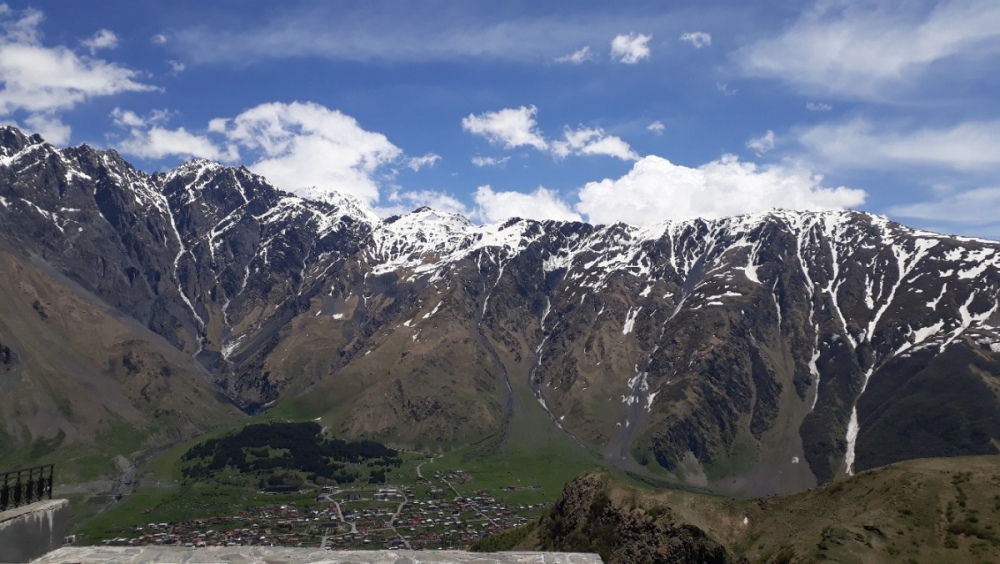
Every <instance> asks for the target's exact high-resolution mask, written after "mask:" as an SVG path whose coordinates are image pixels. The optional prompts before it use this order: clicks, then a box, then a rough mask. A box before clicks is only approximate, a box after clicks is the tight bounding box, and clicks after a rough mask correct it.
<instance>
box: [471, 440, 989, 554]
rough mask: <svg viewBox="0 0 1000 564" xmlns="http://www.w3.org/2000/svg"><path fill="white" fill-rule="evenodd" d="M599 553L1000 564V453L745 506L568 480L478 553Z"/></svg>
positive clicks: (896, 469) (864, 476) (922, 464)
mask: <svg viewBox="0 0 1000 564" xmlns="http://www.w3.org/2000/svg"><path fill="white" fill-rule="evenodd" d="M515 546H516V548H519V549H523V548H533V549H548V550H582V551H596V552H599V553H600V554H601V556H602V557H603V558H604V561H605V562H606V563H608V564H612V563H616V562H629V563H640V562H720V563H721V562H997V561H1000V457H996V456H988V457H967V458H949V459H923V460H912V461H907V462H902V463H898V464H893V465H891V466H886V467H883V468H879V469H876V470H871V471H867V472H863V473H860V474H858V475H857V476H854V477H852V478H850V479H847V480H842V481H838V482H835V483H832V484H828V485H826V486H823V487H820V488H816V489H813V490H810V491H807V492H802V493H798V494H794V495H788V496H776V497H769V498H762V499H756V500H750V501H737V500H732V499H726V498H722V497H713V496H705V495H699V494H694V493H689V492H684V491H679V490H668V491H663V490H661V491H654V490H650V489H646V488H641V487H636V486H633V485H627V484H625V483H624V482H623V481H622V480H620V479H618V478H615V477H614V476H612V475H611V474H609V473H607V472H598V471H595V472H591V473H588V474H585V475H582V476H580V477H578V478H576V479H575V480H573V481H572V482H570V483H569V484H567V486H566V489H565V490H564V492H563V496H562V498H561V499H560V500H559V501H558V502H557V503H556V505H555V506H554V507H553V509H552V510H551V512H550V513H549V514H548V515H547V516H545V517H543V518H542V519H541V520H540V521H539V522H538V523H536V524H535V525H533V526H532V527H531V530H525V529H521V530H516V531H513V532H509V533H507V535H506V536H505V537H494V538H492V539H487V540H486V541H484V544H483V548H491V549H493V550H496V549H499V548H513V547H515Z"/></svg>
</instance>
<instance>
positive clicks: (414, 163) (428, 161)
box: [406, 153, 441, 172]
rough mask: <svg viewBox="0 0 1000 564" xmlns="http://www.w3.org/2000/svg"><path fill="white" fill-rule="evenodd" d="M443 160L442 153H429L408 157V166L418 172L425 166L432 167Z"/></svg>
mask: <svg viewBox="0 0 1000 564" xmlns="http://www.w3.org/2000/svg"><path fill="white" fill-rule="evenodd" d="M440 160H441V155H438V154H435V153H427V154H426V155H423V156H421V157H409V158H408V159H406V167H407V168H409V169H410V170H412V171H413V172H417V171H418V170H420V169H422V168H425V167H432V166H434V165H436V164H437V162H438V161H440Z"/></svg>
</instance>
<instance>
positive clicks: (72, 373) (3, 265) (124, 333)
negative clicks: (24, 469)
mask: <svg viewBox="0 0 1000 564" xmlns="http://www.w3.org/2000/svg"><path fill="white" fill-rule="evenodd" d="M0 272H3V276H0V452H2V453H3V466H4V468H3V469H7V470H9V469H13V468H15V467H18V466H23V465H26V464H29V463H37V462H57V463H58V464H59V466H58V468H57V471H58V475H59V478H58V480H59V482H60V483H65V482H67V481H80V480H90V479H95V478H98V477H100V476H102V475H105V474H107V473H110V472H111V471H112V470H113V468H114V466H113V465H112V459H113V458H114V457H115V456H119V455H122V456H126V457H128V456H129V455H131V454H132V453H133V452H136V451H141V450H148V449H153V448H156V447H161V446H164V445H167V444H170V443H174V442H177V441H181V440H186V439H189V438H191V437H194V436H196V435H198V434H201V433H203V432H205V431H206V430H208V429H212V428H214V427H217V426H219V425H221V424H225V423H228V422H232V421H236V420H237V419H238V418H239V417H240V413H239V411H238V410H237V409H236V408H235V407H233V406H232V404H231V403H230V402H229V401H228V400H227V399H226V398H225V397H224V396H223V395H222V394H220V393H218V392H217V391H215V389H214V386H213V383H212V381H211V379H210V377H209V376H208V375H207V373H206V372H205V370H204V369H203V368H202V367H201V365H199V364H198V363H197V362H196V361H195V360H194V359H192V358H191V357H190V356H188V355H186V354H184V353H183V352H181V351H179V350H177V349H176V348H174V347H172V346H171V345H170V344H169V343H167V342H166V341H165V340H164V339H163V338H162V337H160V336H158V335H156V334H155V333H153V332H152V331H149V330H148V329H146V328H144V327H143V326H141V325H140V324H138V323H136V322H135V321H134V320H132V319H130V318H128V317H126V316H124V315H122V314H121V313H120V312H117V311H115V310H113V309H112V308H110V307H109V306H107V305H106V304H105V303H103V302H102V300H100V299H99V298H97V297H95V296H93V295H92V294H90V293H89V292H87V291H86V290H84V289H83V288H81V287H80V286H79V285H77V284H75V283H74V282H72V281H70V280H68V279H66V278H65V277H63V276H61V275H59V274H58V273H56V272H54V271H53V270H52V269H51V268H49V267H48V266H47V265H45V264H44V263H42V262H40V261H32V260H30V259H24V258H20V257H18V256H17V255H14V254H11V253H9V252H8V251H7V250H5V249H4V248H3V247H2V246H0Z"/></svg>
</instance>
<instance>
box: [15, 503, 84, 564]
mask: <svg viewBox="0 0 1000 564" xmlns="http://www.w3.org/2000/svg"><path fill="white" fill-rule="evenodd" d="M68 524H69V502H68V501H66V500H65V499H52V500H48V501H39V502H36V503H32V504H31V505H25V506H23V507H17V508H15V509H10V510H7V511H4V512H3V513H0V562H28V561H29V560H31V559H32V558H38V557H39V556H42V555H43V554H45V553H47V552H49V551H51V550H55V549H57V548H59V547H61V546H62V542H63V537H65V536H66V528H67V526H68Z"/></svg>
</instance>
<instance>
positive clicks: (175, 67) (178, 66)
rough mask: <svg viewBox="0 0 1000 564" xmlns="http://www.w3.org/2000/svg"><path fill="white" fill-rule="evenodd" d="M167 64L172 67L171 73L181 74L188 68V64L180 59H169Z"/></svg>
mask: <svg viewBox="0 0 1000 564" xmlns="http://www.w3.org/2000/svg"><path fill="white" fill-rule="evenodd" d="M167 65H168V66H169V67H170V74H180V73H182V72H184V69H186V68H187V65H185V64H184V63H182V62H179V61H167Z"/></svg>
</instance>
